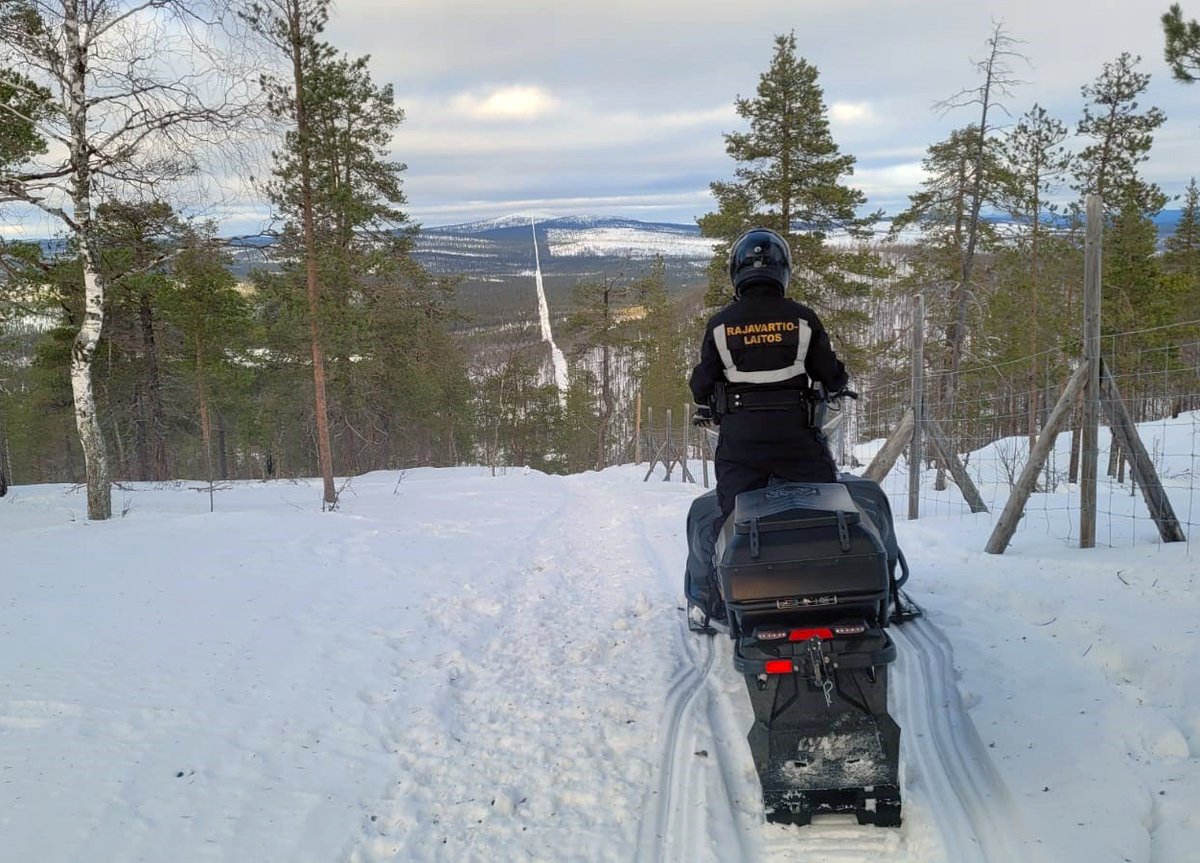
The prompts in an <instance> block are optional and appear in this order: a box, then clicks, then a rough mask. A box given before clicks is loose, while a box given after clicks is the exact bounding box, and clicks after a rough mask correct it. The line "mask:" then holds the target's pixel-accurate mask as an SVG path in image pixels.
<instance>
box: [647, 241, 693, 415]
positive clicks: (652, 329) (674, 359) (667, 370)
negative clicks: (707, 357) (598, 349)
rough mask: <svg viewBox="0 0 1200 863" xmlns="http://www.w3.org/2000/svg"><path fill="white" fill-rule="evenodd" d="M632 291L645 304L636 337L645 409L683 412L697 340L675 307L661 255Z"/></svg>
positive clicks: (688, 395) (662, 411)
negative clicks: (692, 353)
mask: <svg viewBox="0 0 1200 863" xmlns="http://www.w3.org/2000/svg"><path fill="white" fill-rule="evenodd" d="M632 293H633V295H634V297H636V299H637V303H638V305H639V306H640V307H641V309H640V310H641V318H640V319H639V320H638V321H637V322H636V328H637V335H636V337H635V339H634V348H635V350H636V352H637V361H636V367H635V372H634V374H635V376H636V379H637V388H638V391H639V392H640V393H641V395H642V408H643V410H644V411H645V410H653V411H654V412H655V413H657V414H658V415H659V416H666V411H667V410H675V411H679V410H681V409H682V407H683V406H684V405H686V404H689V403H690V402H691V400H692V396H691V392H690V391H689V390H688V388H687V378H688V369H689V366H690V363H691V361H692V357H691V352H692V350H693V349H694V341H693V339H691V338H689V336H691V335H692V334H691V333H690V332H688V328H687V327H686V326H685V320H684V316H683V315H682V314H681V313H680V312H679V311H678V310H677V309H675V308H674V307H673V306H672V303H671V299H670V296H669V294H668V292H667V284H666V268H665V265H664V263H663V260H662V258H661V257H659V258H656V259H655V261H654V263H653V265H652V266H651V269H650V273H649V274H648V275H647V276H645V277H644V278H642V279H639V280H637V281H636V282H635V283H634V284H633V286H632Z"/></svg>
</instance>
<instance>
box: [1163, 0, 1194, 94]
mask: <svg viewBox="0 0 1200 863" xmlns="http://www.w3.org/2000/svg"><path fill="white" fill-rule="evenodd" d="M1161 21H1162V27H1163V36H1164V38H1165V45H1164V48H1163V54H1164V56H1165V57H1166V60H1167V65H1168V66H1170V67H1171V74H1172V75H1174V76H1175V80H1176V81H1181V82H1183V83H1184V84H1192V83H1194V82H1195V81H1196V79H1197V78H1200V22H1197V21H1196V19H1195V18H1193V19H1191V20H1189V21H1184V20H1183V9H1181V8H1180V6H1179V4H1178V3H1172V4H1171V8H1170V9H1169V10H1168V11H1167V12H1166V14H1164V15H1163V16H1162V19H1161Z"/></svg>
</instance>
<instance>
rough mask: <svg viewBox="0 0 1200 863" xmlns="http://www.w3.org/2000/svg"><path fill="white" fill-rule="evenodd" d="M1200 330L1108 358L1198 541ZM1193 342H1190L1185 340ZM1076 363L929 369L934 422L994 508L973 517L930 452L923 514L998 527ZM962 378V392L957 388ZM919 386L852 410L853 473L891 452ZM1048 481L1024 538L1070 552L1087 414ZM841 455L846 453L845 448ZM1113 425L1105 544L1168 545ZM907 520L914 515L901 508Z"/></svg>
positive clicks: (1105, 439) (1069, 435) (888, 390)
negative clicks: (887, 444) (1035, 533)
mask: <svg viewBox="0 0 1200 863" xmlns="http://www.w3.org/2000/svg"><path fill="white" fill-rule="evenodd" d="M1195 325H1196V322H1188V323H1181V324H1177V325H1173V326H1171V327H1162V328H1155V329H1152V330H1140V331H1136V332H1128V333H1122V334H1118V335H1109V336H1105V337H1104V338H1103V339H1102V356H1103V358H1104V362H1105V364H1106V366H1107V367H1108V369H1109V370H1110V372H1111V375H1112V379H1113V382H1114V383H1115V385H1116V389H1117V390H1118V391H1119V393H1120V396H1121V398H1122V400H1123V401H1124V403H1125V405H1126V407H1127V409H1128V412H1129V414H1130V416H1131V418H1132V420H1133V421H1134V423H1135V424H1136V425H1137V429H1138V432H1139V436H1140V438H1141V440H1142V443H1143V445H1144V446H1145V449H1146V451H1147V453H1148V455H1149V457H1150V461H1151V463H1152V464H1153V466H1154V469H1155V472H1156V473H1157V475H1158V478H1159V479H1160V480H1161V482H1162V485H1163V488H1164V490H1165V492H1166V494H1167V496H1168V498H1169V500H1170V501H1171V504H1172V506H1173V508H1174V512H1175V515H1176V517H1177V518H1178V521H1179V523H1180V526H1181V527H1182V528H1183V532H1184V534H1185V536H1186V537H1187V539H1188V543H1189V546H1188V548H1189V553H1190V550H1191V544H1190V543H1191V537H1192V536H1193V534H1194V533H1195V532H1196V529H1197V527H1198V526H1200V525H1197V521H1198V520H1200V501H1198V500H1197V488H1196V483H1195V477H1196V476H1197V471H1198V470H1200V453H1198V452H1197V440H1198V435H1200V428H1198V426H1200V410H1198V409H1200V340H1198V339H1196V338H1191V337H1190V336H1191V334H1192V333H1194V332H1195ZM1180 336H1183V338H1180ZM1076 363H1077V361H1073V360H1071V359H1069V358H1068V357H1066V356H1064V354H1063V353H1061V352H1058V351H1045V352H1042V353H1040V354H1038V355H1031V356H1024V357H1019V358H1014V359H1012V360H1009V361H1005V362H1003V363H989V364H980V365H975V366H964V367H963V368H962V369H960V370H959V372H958V374H957V376H952V375H951V374H950V373H949V372H945V371H939V370H934V371H928V370H927V371H926V374H925V392H924V402H925V404H924V409H925V415H926V416H929V417H932V418H935V419H937V420H938V422H939V423H940V424H941V425H942V427H943V428H944V430H945V432H946V435H947V437H949V438H950V440H951V442H952V445H953V448H954V450H955V452H956V453H957V454H958V457H959V458H960V460H961V461H962V462H963V464H964V466H965V468H966V472H967V473H968V475H969V476H970V478H971V479H972V480H973V481H974V483H975V485H976V486H977V488H978V489H979V491H980V494H981V496H982V497H983V499H984V501H985V502H986V503H987V506H988V509H989V513H988V514H973V513H972V512H971V509H970V507H969V506H968V504H967V501H966V499H965V498H964V496H963V493H962V490H961V489H959V488H957V487H956V486H955V484H954V482H953V480H952V478H951V477H950V476H949V475H948V473H947V472H946V471H945V470H944V466H943V465H940V464H939V463H938V460H937V459H936V457H935V454H934V453H933V451H932V449H931V448H930V447H926V448H924V450H923V452H924V458H923V459H922V464H921V467H920V477H919V483H918V484H917V488H918V489H919V492H918V494H919V499H918V501H917V507H918V509H919V512H920V514H921V516H922V517H924V516H932V517H946V516H951V517H961V518H963V519H964V520H965V519H971V520H974V521H980V520H983V521H994V520H995V518H996V516H997V513H998V512H999V511H1000V510H1001V509H1002V508H1003V506H1004V504H1005V502H1006V501H1007V499H1008V496H1009V494H1010V493H1011V492H1012V490H1013V488H1014V486H1015V485H1016V483H1017V480H1018V477H1019V476H1020V475H1021V473H1022V471H1023V470H1024V468H1025V466H1026V463H1027V461H1028V459H1029V454H1030V450H1031V449H1032V445H1033V442H1034V440H1035V438H1036V436H1037V434H1038V433H1039V432H1040V430H1041V429H1042V428H1043V427H1044V425H1045V423H1046V419H1047V416H1048V414H1049V413H1050V411H1051V410H1052V409H1053V407H1054V405H1055V404H1056V402H1057V400H1058V398H1059V395H1060V393H1061V391H1062V389H1063V387H1064V385H1065V383H1066V381H1067V378H1068V377H1069V376H1070V374H1071V371H1072V367H1073V365H1074V364H1076ZM955 377H956V378H957V384H958V386H957V387H955V388H952V387H951V386H950V384H951V383H952V381H953V379H954V378H955ZM912 401H913V399H912V385H911V383H910V381H908V380H905V379H903V378H901V377H900V376H899V375H896V376H894V379H893V380H890V381H885V382H883V383H882V384H880V385H876V386H873V387H870V388H868V389H866V390H865V391H864V392H863V393H862V394H861V398H860V400H859V401H858V402H857V403H856V404H855V405H853V406H852V408H851V411H852V412H853V413H854V414H855V419H854V421H853V422H852V423H851V424H849V425H848V426H847V432H848V433H849V434H851V435H852V437H851V439H850V440H849V441H848V442H846V443H843V444H842V445H841V448H842V450H843V451H844V450H846V449H848V450H849V451H850V457H849V459H848V461H849V462H850V464H851V465H854V464H865V463H866V462H869V461H870V459H871V458H872V457H873V456H874V455H875V453H876V452H877V451H878V449H879V448H880V447H881V446H882V444H883V441H884V439H885V438H886V437H887V436H888V434H889V433H890V431H891V429H894V428H895V427H896V425H897V424H898V422H899V420H900V417H901V415H902V413H903V411H904V410H906V409H908V407H909V406H911V404H912ZM1070 417H1071V418H1070V420H1069V421H1068V428H1067V430H1066V431H1063V432H1061V433H1060V434H1059V435H1058V436H1057V438H1056V440H1055V443H1054V446H1053V447H1052V448H1051V449H1050V452H1049V456H1048V457H1047V460H1046V462H1045V464H1044V466H1043V467H1042V469H1041V471H1040V472H1039V474H1038V478H1037V484H1036V486H1035V489H1034V492H1033V494H1032V495H1030V497H1029V499H1028V501H1027V502H1026V505H1025V515H1024V519H1025V529H1026V530H1028V529H1031V528H1033V527H1034V526H1037V527H1038V528H1039V529H1041V530H1043V531H1044V532H1045V533H1046V534H1047V535H1050V536H1053V537H1055V538H1058V539H1061V540H1062V541H1063V542H1064V543H1066V544H1077V543H1078V540H1079V538H1080V537H1079V530H1080V507H1081V495H1080V485H1079V479H1080V477H1079V463H1080V438H1081V435H1080V428H1079V426H1080V410H1079V406H1078V405H1074V406H1072V409H1071V414H1070ZM836 450H837V448H835V451H836ZM1130 460H1131V454H1130V453H1128V452H1123V451H1122V448H1121V447H1120V445H1119V443H1114V436H1113V434H1112V431H1111V429H1110V428H1109V427H1108V426H1107V425H1103V424H1102V426H1101V428H1100V430H1099V436H1098V466H1099V470H1098V479H1097V530H1096V542H1097V544H1100V545H1108V546H1113V547H1117V546H1129V545H1139V544H1144V543H1155V544H1156V543H1159V542H1161V541H1162V540H1161V537H1160V534H1159V531H1158V530H1157V528H1156V524H1155V522H1154V520H1153V519H1152V518H1151V514H1150V511H1149V510H1148V508H1147V506H1146V504H1145V502H1144V501H1143V500H1142V496H1141V494H1140V492H1141V490H1142V488H1141V480H1140V478H1139V477H1137V476H1135V471H1133V470H1132V469H1131V468H1130ZM883 485H884V487H885V489H886V490H887V491H888V492H889V494H890V495H891V496H892V497H893V499H894V500H898V501H902V500H907V499H908V495H909V464H908V459H907V455H903V456H901V458H900V460H899V461H898V462H897V463H896V465H895V466H894V467H893V469H892V470H891V471H890V472H889V473H888V475H887V476H886V477H885V478H884V480H883ZM897 511H898V512H901V513H903V512H904V508H903V507H897Z"/></svg>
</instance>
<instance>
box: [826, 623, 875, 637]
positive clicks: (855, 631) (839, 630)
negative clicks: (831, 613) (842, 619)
mask: <svg viewBox="0 0 1200 863" xmlns="http://www.w3.org/2000/svg"><path fill="white" fill-rule="evenodd" d="M866 631H867V625H866V624H865V623H838V624H835V625H834V626H833V634H834V635H862V634H863V633H864V632H866Z"/></svg>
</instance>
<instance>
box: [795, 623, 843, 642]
mask: <svg viewBox="0 0 1200 863" xmlns="http://www.w3.org/2000/svg"><path fill="white" fill-rule="evenodd" d="M810 638H833V630H832V629H829V628H828V627H825V626H822V627H820V628H818V629H793V630H792V631H791V633H790V634H789V635H788V641H808V640H809V639H810Z"/></svg>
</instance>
